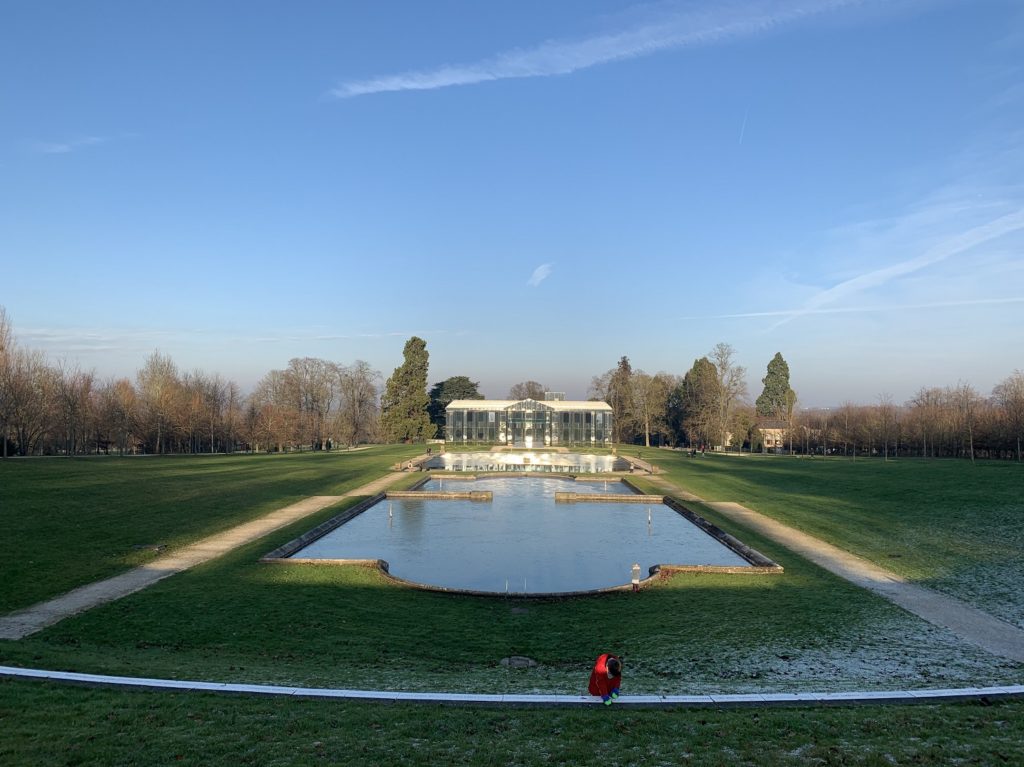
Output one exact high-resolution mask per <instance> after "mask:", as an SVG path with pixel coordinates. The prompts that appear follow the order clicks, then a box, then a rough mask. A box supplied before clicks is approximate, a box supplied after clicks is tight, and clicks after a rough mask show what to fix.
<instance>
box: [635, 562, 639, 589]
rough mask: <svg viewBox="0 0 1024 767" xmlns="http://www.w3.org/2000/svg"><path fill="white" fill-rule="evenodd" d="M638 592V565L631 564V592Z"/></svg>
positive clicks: (636, 563)
mask: <svg viewBox="0 0 1024 767" xmlns="http://www.w3.org/2000/svg"><path fill="white" fill-rule="evenodd" d="M639 590H640V563H639V562H634V563H633V591H639Z"/></svg>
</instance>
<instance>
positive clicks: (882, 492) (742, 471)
mask: <svg viewBox="0 0 1024 767" xmlns="http://www.w3.org/2000/svg"><path fill="white" fill-rule="evenodd" d="M650 454H651V460H654V461H655V462H656V463H657V464H658V466H659V467H661V468H663V469H665V470H666V472H667V474H668V476H669V477H670V478H671V479H672V480H673V481H674V482H675V483H676V484H678V485H679V486H681V487H683V488H685V489H688V490H690V491H691V492H693V493H695V494H697V495H699V496H700V497H702V498H704V499H706V500H709V501H735V502H737V503H741V504H743V505H744V506H748V507H749V508H752V509H754V510H756V511H759V512H761V513H763V514H767V515H768V516H771V517H773V518H774V519H777V520H779V521H781V522H784V523H786V524H787V525H791V526H793V527H796V528H798V529H800V530H803V531H805V532H807V533H810V534H811V535H814V536H817V537H819V538H823V539H824V540H827V541H829V542H831V543H834V544H836V545H837V546H840V547H842V548H845V549H847V550H848V551H851V552H853V553H855V554H858V555H860V556H862V557H864V558H866V559H869V560H871V561H873V562H875V563H877V564H879V565H881V566H883V567H886V568H888V569H890V570H893V571H894V572H896V573H899V574H900V575H903V576H905V577H907V578H910V579H912V580H913V581H915V582H917V583H920V584H921V585H923V586H927V587H929V588H933V589H937V590H939V591H943V592H945V593H948V594H951V595H953V596H956V597H959V598H960V599H964V600H965V601H968V602H971V603H972V604H975V605H977V606H979V607H981V608H982V609H984V610H986V611H988V612H990V613H992V614H993V615H996V616H998V617H1000V618H1002V619H1003V620H1006V621H1009V622H1011V623H1015V624H1016V625H1018V626H1020V627H1022V628H1024V466H1022V465H1020V464H1017V463H1012V462H992V461H985V462H978V463H973V464H972V463H971V462H969V461H955V460H939V461H936V460H932V461H929V460H915V459H902V460H898V461H895V460H894V461H881V460H877V459H872V460H864V459H859V460H856V461H852V460H850V459H846V458H835V459H833V458H829V459H823V458H813V459H805V458H792V457H789V456H767V457H765V456H756V455H755V456H742V457H738V456H725V455H708V456H707V457H706V458H688V457H686V455H685V454H683V453H680V452H674V451H666V450H660V451H650Z"/></svg>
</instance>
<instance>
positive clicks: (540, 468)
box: [424, 450, 629, 474]
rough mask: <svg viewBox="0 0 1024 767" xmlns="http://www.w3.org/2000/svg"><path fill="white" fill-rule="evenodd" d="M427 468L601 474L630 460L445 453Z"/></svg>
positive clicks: (582, 455) (624, 467)
mask: <svg viewBox="0 0 1024 767" xmlns="http://www.w3.org/2000/svg"><path fill="white" fill-rule="evenodd" d="M424 468H426V469H443V470H445V471H531V472H554V473H566V474H599V473H603V472H606V471H627V470H628V469H629V462H628V461H625V460H623V459H622V458H618V457H617V456H614V455H590V454H588V453H555V452H534V451H529V452H525V451H524V452H503V451H497V450H496V451H494V452H486V453H484V452H481V453H442V454H441V455H436V456H434V457H433V458H431V459H430V460H429V461H427V462H426V463H424Z"/></svg>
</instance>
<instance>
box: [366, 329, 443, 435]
mask: <svg viewBox="0 0 1024 767" xmlns="http://www.w3.org/2000/svg"><path fill="white" fill-rule="evenodd" d="M402 354H403V356H404V360H405V361H404V362H402V364H401V365H400V366H398V367H397V368H395V372H394V373H392V374H391V377H390V378H389V379H388V380H387V383H386V384H385V385H384V396H383V398H382V399H381V406H380V408H381V417H380V423H381V430H382V431H383V432H384V439H385V440H386V441H388V442H418V441H420V440H424V439H427V438H429V437H430V436H431V435H432V434H433V433H434V429H435V426H434V424H432V423H431V422H430V414H429V413H428V412H427V405H429V404H430V399H429V397H428V396H427V365H428V362H429V357H430V355H429V354H428V353H427V342H426V341H424V340H423V339H422V338H417V337H416V336H413V337H412V338H410V339H409V340H408V341H406V342H405V349H403V351H402Z"/></svg>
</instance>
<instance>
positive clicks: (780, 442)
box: [757, 420, 789, 450]
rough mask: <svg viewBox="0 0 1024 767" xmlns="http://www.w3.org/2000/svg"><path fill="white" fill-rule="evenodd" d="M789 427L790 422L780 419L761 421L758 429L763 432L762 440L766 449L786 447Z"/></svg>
mask: <svg viewBox="0 0 1024 767" xmlns="http://www.w3.org/2000/svg"><path fill="white" fill-rule="evenodd" d="M788 429H789V424H788V423H786V422H785V421H779V420H765V421H759V422H758V424H757V430H758V431H759V432H760V433H761V442H762V444H763V445H764V449H765V450H781V449H782V448H784V447H785V441H786V431H787V430H788Z"/></svg>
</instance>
